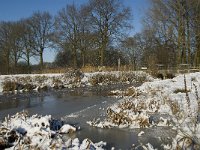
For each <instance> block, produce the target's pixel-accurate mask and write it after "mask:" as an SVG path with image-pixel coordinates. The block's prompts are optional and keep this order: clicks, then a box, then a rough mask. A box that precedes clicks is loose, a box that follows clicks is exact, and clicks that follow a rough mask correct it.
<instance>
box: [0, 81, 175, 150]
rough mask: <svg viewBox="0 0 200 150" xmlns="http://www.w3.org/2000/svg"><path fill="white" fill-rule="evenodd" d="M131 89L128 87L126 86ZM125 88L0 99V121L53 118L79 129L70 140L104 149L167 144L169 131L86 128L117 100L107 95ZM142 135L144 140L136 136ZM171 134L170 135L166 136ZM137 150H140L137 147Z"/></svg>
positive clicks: (94, 88)
mask: <svg viewBox="0 0 200 150" xmlns="http://www.w3.org/2000/svg"><path fill="white" fill-rule="evenodd" d="M129 86H130V85H129ZM127 87H128V86H127V85H112V86H110V85H109V86H98V87H85V88H75V89H63V90H57V91H48V92H42V93H23V94H15V95H14V94H8V95H5V94H4V95H3V94H1V95H0V120H2V119H3V118H4V117H5V116H7V115H8V114H9V115H13V114H15V113H17V112H20V111H22V110H28V112H29V114H30V115H33V114H40V115H52V117H53V118H58V119H59V118H62V119H63V120H64V121H65V122H66V123H68V124H72V125H75V126H76V127H79V126H80V130H79V131H77V132H76V133H74V134H73V135H71V136H72V138H76V137H78V138H79V139H80V140H83V139H85V138H89V139H91V140H92V141H93V142H99V141H105V142H107V146H106V147H105V148H106V149H111V148H112V147H115V149H123V150H124V149H133V148H132V147H133V145H136V146H137V145H140V144H141V143H143V144H147V143H151V144H152V145H153V146H154V148H157V149H162V147H161V146H160V145H161V143H163V142H166V143H169V142H170V138H169V137H171V134H173V133H172V132H171V130H170V129H169V128H168V127H165V129H164V130H163V128H158V127H156V128H151V129H128V128H124V129H119V128H111V129H101V128H96V127H91V126H89V125H88V124H87V123H86V122H87V121H91V120H93V119H94V118H96V119H97V118H101V119H102V118H105V115H106V108H107V107H109V106H110V105H112V104H113V103H115V102H117V101H118V100H119V99H117V98H112V97H108V96H107V95H108V92H110V91H111V90H116V89H125V88H127ZM140 131H144V132H145V134H144V136H141V137H138V133H139V132H140ZM169 131H170V132H169ZM137 149H143V148H142V147H141V146H138V148H137Z"/></svg>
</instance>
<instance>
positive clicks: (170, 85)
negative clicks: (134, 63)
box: [88, 73, 200, 149]
mask: <svg viewBox="0 0 200 150" xmlns="http://www.w3.org/2000/svg"><path fill="white" fill-rule="evenodd" d="M129 91H131V92H129ZM199 93H200V73H190V74H186V75H179V76H177V77H175V78H173V79H166V80H158V79H155V80H154V81H153V82H145V83H144V84H143V85H141V86H140V87H137V88H134V87H132V88H129V89H128V90H126V91H112V92H111V94H113V95H114V96H116V95H118V96H121V97H123V98H122V99H121V100H120V101H119V102H117V103H116V104H114V105H112V106H111V107H109V108H107V117H106V118H105V120H102V121H99V119H97V121H88V124H90V125H92V126H97V127H101V128H111V127H114V126H115V127H116V126H117V127H129V128H149V127H156V126H171V128H172V129H174V130H176V131H177V136H176V137H174V138H173V137H171V138H173V142H172V144H170V145H163V148H164V149H182V148H183V149H200V122H199V118H198V114H199V107H200V105H199V104H200V97H199ZM141 136H145V133H143V134H142V135H141Z"/></svg>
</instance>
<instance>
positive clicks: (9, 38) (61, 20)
mask: <svg viewBox="0 0 200 150" xmlns="http://www.w3.org/2000/svg"><path fill="white" fill-rule="evenodd" d="M130 16H131V14H130V9H129V8H126V7H124V6H123V4H122V3H121V1H120V0H90V1H89V2H88V3H87V4H84V5H81V6H76V5H74V4H72V5H67V6H66V7H65V8H63V9H61V10H60V11H59V12H58V14H57V15H56V16H55V17H52V16H51V15H50V14H49V13H48V12H36V13H34V14H33V15H32V16H31V17H29V18H26V19H21V20H19V21H14V22H4V21H2V22H0V57H1V58H0V61H1V62H0V72H1V73H7V74H8V73H17V72H18V69H19V68H20V65H22V64H20V62H22V61H23V62H24V65H25V66H26V67H27V69H28V72H29V73H30V72H31V58H32V57H38V58H39V60H40V63H39V64H40V68H41V69H42V68H43V66H44V63H43V54H44V50H50V49H55V50H59V54H58V56H61V55H62V54H64V53H65V54H67V58H63V59H69V60H68V62H69V65H71V66H73V67H74V68H76V67H82V66H84V65H85V64H92V65H100V66H103V65H106V64H108V63H106V60H108V57H107V55H108V54H109V52H110V51H113V49H114V50H115V48H114V47H115V46H116V45H117V44H116V43H117V41H119V40H121V39H122V38H123V36H124V35H125V33H127V32H126V31H127V30H124V29H127V28H130V27H131V26H130ZM113 53H114V52H113ZM116 53H118V54H119V55H120V54H121V53H120V52H119V51H116ZM56 58H57V59H59V58H58V57H56ZM116 61H117V60H116Z"/></svg>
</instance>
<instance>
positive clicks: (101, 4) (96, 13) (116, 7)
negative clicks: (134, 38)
mask: <svg viewBox="0 0 200 150" xmlns="http://www.w3.org/2000/svg"><path fill="white" fill-rule="evenodd" d="M89 4H90V7H91V8H92V14H91V23H92V24H93V28H94V32H97V34H98V41H99V57H100V58H99V59H100V65H101V66H103V65H104V59H105V58H104V57H105V56H104V53H105V50H106V49H107V48H108V46H109V45H110V44H111V43H112V42H113V40H116V39H117V38H118V37H120V36H121V35H122V33H126V32H125V31H124V30H123V29H127V27H130V24H129V19H130V9H129V8H127V7H124V6H123V5H122V3H121V2H120V1H119V0H90V1H89Z"/></svg>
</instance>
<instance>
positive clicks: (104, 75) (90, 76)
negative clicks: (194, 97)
mask: <svg viewBox="0 0 200 150" xmlns="http://www.w3.org/2000/svg"><path fill="white" fill-rule="evenodd" d="M149 80H152V78H151V76H149V75H148V74H146V73H145V72H141V71H138V72H119V71H113V72H94V73H82V72H79V71H74V72H67V73H65V74H21V75H0V92H3V91H4V92H24V91H32V90H36V91H39V90H48V89H51V88H54V89H61V88H73V87H84V86H94V85H108V84H116V83H127V84H129V83H133V82H144V81H149Z"/></svg>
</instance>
